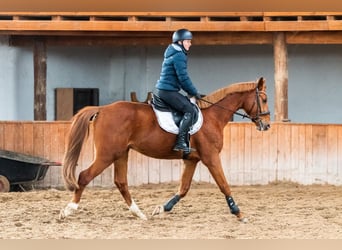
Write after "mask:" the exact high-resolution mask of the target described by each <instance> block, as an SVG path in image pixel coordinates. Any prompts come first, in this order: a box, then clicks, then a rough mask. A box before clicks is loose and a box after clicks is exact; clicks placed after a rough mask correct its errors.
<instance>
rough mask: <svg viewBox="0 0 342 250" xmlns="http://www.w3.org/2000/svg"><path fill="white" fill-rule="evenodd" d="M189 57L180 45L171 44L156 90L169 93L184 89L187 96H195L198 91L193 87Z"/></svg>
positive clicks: (166, 52) (166, 51) (167, 49)
mask: <svg viewBox="0 0 342 250" xmlns="http://www.w3.org/2000/svg"><path fill="white" fill-rule="evenodd" d="M187 62H188V57H187V55H186V53H185V52H184V51H183V49H182V47H181V46H180V45H178V44H175V43H173V44H170V45H169V46H168V47H167V48H166V50H165V53H164V61H163V64H162V69H161V73H160V78H159V80H158V81H157V84H156V88H157V89H162V90H169V91H180V90H181V89H183V90H184V91H185V92H186V93H187V94H189V95H191V96H195V95H196V94H197V93H198V91H197V89H196V87H195V86H194V85H193V83H192V81H191V79H190V77H189V75H188V70H187Z"/></svg>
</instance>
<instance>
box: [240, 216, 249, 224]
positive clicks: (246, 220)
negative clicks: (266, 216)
mask: <svg viewBox="0 0 342 250" xmlns="http://www.w3.org/2000/svg"><path fill="white" fill-rule="evenodd" d="M239 221H240V222H242V223H248V219H247V218H246V217H244V218H239Z"/></svg>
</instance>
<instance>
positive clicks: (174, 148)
mask: <svg viewBox="0 0 342 250" xmlns="http://www.w3.org/2000/svg"><path fill="white" fill-rule="evenodd" d="M172 150H173V151H183V152H184V153H187V154H190V153H191V152H194V151H196V149H194V148H191V147H182V146H177V145H176V146H174V147H173V149H172Z"/></svg>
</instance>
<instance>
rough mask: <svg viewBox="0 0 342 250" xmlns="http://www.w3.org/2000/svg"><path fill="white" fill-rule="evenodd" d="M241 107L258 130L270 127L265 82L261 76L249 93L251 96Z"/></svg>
mask: <svg viewBox="0 0 342 250" xmlns="http://www.w3.org/2000/svg"><path fill="white" fill-rule="evenodd" d="M243 109H244V110H245V111H246V112H247V114H248V116H249V118H250V119H251V120H252V122H254V123H255V125H256V126H257V129H258V130H260V131H265V130H268V129H269V128H270V111H269V109H268V103H267V94H266V83H265V79H264V78H263V77H261V78H260V79H259V80H258V83H257V87H256V89H255V91H254V92H253V93H252V94H251V98H249V99H248V100H247V101H246V102H245V104H244V108H243Z"/></svg>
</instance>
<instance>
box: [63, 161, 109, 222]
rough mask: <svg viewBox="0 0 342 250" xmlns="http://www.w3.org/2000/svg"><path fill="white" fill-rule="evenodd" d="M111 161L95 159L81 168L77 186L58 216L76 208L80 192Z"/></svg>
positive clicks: (72, 211) (65, 214) (70, 212)
mask: <svg viewBox="0 0 342 250" xmlns="http://www.w3.org/2000/svg"><path fill="white" fill-rule="evenodd" d="M111 163H112V161H109V160H108V161H105V162H104V161H100V160H98V159H95V161H94V162H93V163H92V164H91V165H90V166H89V167H88V168H87V169H85V170H83V171H82V172H81V173H80V174H79V177H78V185H79V188H78V189H76V190H75V191H74V194H73V197H72V200H71V202H69V203H68V205H67V206H66V207H65V208H64V209H62V210H61V212H60V215H59V218H60V219H63V218H65V217H67V216H69V215H71V214H73V213H75V212H76V210H77V209H78V205H79V202H80V200H81V196H82V193H83V191H84V189H85V187H86V186H87V185H88V184H89V183H90V182H91V181H92V180H93V179H94V178H95V177H96V176H98V175H99V174H101V173H102V172H103V170H105V169H106V168H107V167H108V166H109V165H110V164H111Z"/></svg>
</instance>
